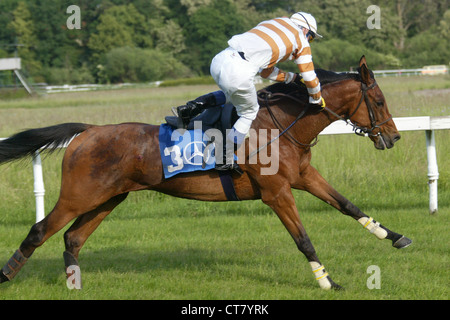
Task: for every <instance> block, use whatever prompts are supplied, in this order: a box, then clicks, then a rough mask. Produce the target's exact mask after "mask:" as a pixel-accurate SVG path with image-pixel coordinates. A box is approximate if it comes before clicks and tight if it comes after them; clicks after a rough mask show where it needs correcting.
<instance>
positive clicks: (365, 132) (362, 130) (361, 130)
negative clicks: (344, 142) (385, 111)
mask: <svg viewBox="0 0 450 320" xmlns="http://www.w3.org/2000/svg"><path fill="white" fill-rule="evenodd" d="M377 85H378V84H377V82H376V81H374V83H372V84H371V85H370V86H367V85H366V84H365V83H364V82H361V92H362V95H361V99H360V100H359V103H358V105H357V106H356V108H355V110H354V111H353V112H352V114H351V115H349V116H348V117H346V118H345V117H342V116H340V115H338V114H337V113H336V112H334V111H333V110H331V109H330V108H328V107H325V110H326V111H327V112H329V113H331V114H332V115H333V116H335V117H336V118H338V119H340V120H342V121H345V122H346V123H347V124H348V125H351V126H352V127H353V131H354V132H355V134H357V135H358V136H371V137H376V136H379V135H380V134H381V133H380V132H378V133H377V134H373V131H374V130H375V129H376V128H380V127H381V126H382V125H383V124H385V123H387V122H389V121H391V120H392V116H390V117H389V118H387V119H386V120H384V121H382V122H380V123H379V124H377V120H376V119H375V113H374V111H373V108H372V104H371V103H370V101H369V99H368V97H367V91H369V90H371V89H373V88H375V87H376V86H377ZM363 100H364V101H365V102H366V106H367V111H368V112H369V119H370V125H371V126H372V127H371V128H370V129H369V128H367V127H361V126H360V125H358V123H357V122H356V121H355V123H353V122H352V120H351V117H353V116H354V115H355V113H356V112H357V111H358V109H359V107H360V106H361V104H362V102H363Z"/></svg>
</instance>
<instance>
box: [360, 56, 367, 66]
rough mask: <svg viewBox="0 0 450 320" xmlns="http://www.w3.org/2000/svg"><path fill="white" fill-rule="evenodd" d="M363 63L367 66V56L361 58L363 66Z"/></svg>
mask: <svg viewBox="0 0 450 320" xmlns="http://www.w3.org/2000/svg"><path fill="white" fill-rule="evenodd" d="M363 64H365V65H366V67H367V61H366V56H362V57H361V59H359V66H360V67H362V65H363Z"/></svg>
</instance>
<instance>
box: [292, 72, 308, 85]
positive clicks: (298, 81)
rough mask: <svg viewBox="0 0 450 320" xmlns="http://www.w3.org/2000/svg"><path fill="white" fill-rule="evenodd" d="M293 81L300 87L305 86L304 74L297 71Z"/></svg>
mask: <svg viewBox="0 0 450 320" xmlns="http://www.w3.org/2000/svg"><path fill="white" fill-rule="evenodd" d="M292 82H293V83H295V84H296V85H298V86H300V87H304V86H305V81H304V80H303V78H302V76H301V75H300V73H296V74H295V77H294V80H292Z"/></svg>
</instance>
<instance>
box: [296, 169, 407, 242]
mask: <svg viewBox="0 0 450 320" xmlns="http://www.w3.org/2000/svg"><path fill="white" fill-rule="evenodd" d="M301 178H302V179H301V180H300V181H299V185H297V186H296V187H297V188H299V189H303V190H306V191H308V192H309V193H311V194H312V195H314V196H316V197H318V198H319V199H321V200H323V201H325V202H326V203H328V204H329V205H331V206H333V207H335V208H336V209H338V210H339V211H341V212H342V213H343V214H345V215H348V216H350V217H352V218H353V219H355V220H357V221H358V222H359V223H360V224H361V225H362V226H363V227H364V229H367V230H368V231H369V232H370V233H372V234H374V235H375V236H376V237H377V238H378V239H381V240H382V239H389V240H391V241H392V246H393V247H395V248H397V249H401V248H405V247H407V246H409V245H410V244H411V243H412V240H411V239H408V238H406V237H405V236H403V235H401V234H398V233H396V232H393V231H391V230H389V229H388V228H386V227H384V226H383V225H381V224H380V223H379V222H376V221H375V220H374V219H373V218H371V217H369V216H367V215H366V214H364V213H363V212H362V211H361V210H360V209H359V208H358V207H356V206H355V205H354V204H353V203H351V202H350V201H349V200H347V199H346V198H345V197H343V196H342V195H341V194H340V193H338V192H337V191H336V190H335V189H334V188H333V187H331V186H330V184H329V183H328V182H327V181H326V180H325V179H324V178H323V177H322V176H321V175H320V174H319V172H318V171H317V170H316V169H315V168H313V167H312V166H309V167H308V168H307V169H306V170H305V171H304V172H302V174H301Z"/></svg>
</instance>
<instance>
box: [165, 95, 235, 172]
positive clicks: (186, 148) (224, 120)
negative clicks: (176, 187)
mask: <svg viewBox="0 0 450 320" xmlns="http://www.w3.org/2000/svg"><path fill="white" fill-rule="evenodd" d="M236 119H237V114H236V109H235V108H234V106H233V105H230V104H225V105H223V106H217V107H214V108H210V109H207V110H205V111H204V112H202V113H201V114H200V115H198V116H197V117H195V118H194V119H192V120H191V123H190V124H189V125H188V130H184V129H177V128H176V125H177V117H166V121H167V123H164V124H162V125H161V126H160V127H159V150H160V153H161V160H162V164H163V168H164V177H165V178H170V177H173V176H175V175H177V174H179V173H186V172H193V171H207V170H211V169H214V168H215V165H216V158H215V152H214V150H215V149H214V148H215V144H214V143H210V144H209V141H210V137H209V136H208V135H207V134H205V132H206V131H207V130H208V129H218V130H220V131H221V132H222V137H225V134H226V129H229V128H231V127H232V126H233V124H234V122H235V121H236ZM195 123H201V126H200V128H197V127H196V126H195ZM223 141H225V139H223ZM236 159H237V157H236V156H235V160H236Z"/></svg>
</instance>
